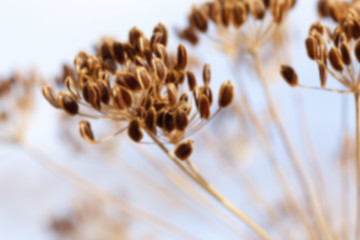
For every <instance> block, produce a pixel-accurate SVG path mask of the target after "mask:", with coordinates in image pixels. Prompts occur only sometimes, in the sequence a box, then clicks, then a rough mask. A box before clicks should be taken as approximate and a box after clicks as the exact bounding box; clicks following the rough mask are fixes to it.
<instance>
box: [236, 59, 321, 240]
mask: <svg viewBox="0 0 360 240" xmlns="http://www.w3.org/2000/svg"><path fill="white" fill-rule="evenodd" d="M238 65H239V64H238V63H237V61H236V62H235V67H234V68H235V69H236V71H235V72H236V73H235V74H236V75H238V76H240V74H239V72H238V70H237V69H238V68H237V66H238ZM239 80H240V81H238V82H239V84H240V87H239V92H240V94H239V95H240V98H241V102H242V103H243V105H244V111H245V112H246V115H247V116H248V117H249V118H250V120H251V121H250V122H251V123H252V124H253V125H254V127H255V130H256V132H257V133H258V135H259V137H260V143H261V145H262V147H263V149H264V150H265V153H266V155H267V157H268V159H269V161H270V167H271V169H272V171H273V173H274V175H275V178H276V179H277V182H278V183H279V185H280V188H281V190H282V191H283V193H284V196H285V199H286V202H287V204H288V206H287V207H288V210H289V211H290V212H294V213H295V215H296V216H298V217H299V219H300V221H302V223H303V224H304V226H305V228H306V231H307V233H308V234H309V238H310V239H317V234H319V230H318V229H317V228H314V227H313V226H312V225H311V223H310V222H309V220H308V219H307V217H306V215H305V213H304V211H303V210H302V209H300V207H299V206H298V203H297V202H296V200H295V197H294V195H293V192H292V191H291V187H290V186H289V184H288V181H287V180H286V176H285V173H284V172H283V171H282V169H281V167H280V166H279V164H278V161H277V160H276V157H275V154H274V152H273V151H272V148H271V144H270V143H271V141H270V138H269V136H268V134H267V133H266V130H265V129H264V127H263V125H262V123H261V121H260V120H259V118H258V117H257V116H256V114H255V113H254V111H253V109H252V108H251V106H250V103H249V99H248V96H247V93H246V91H245V86H244V83H243V81H241V79H239ZM316 231H317V232H318V233H316Z"/></svg>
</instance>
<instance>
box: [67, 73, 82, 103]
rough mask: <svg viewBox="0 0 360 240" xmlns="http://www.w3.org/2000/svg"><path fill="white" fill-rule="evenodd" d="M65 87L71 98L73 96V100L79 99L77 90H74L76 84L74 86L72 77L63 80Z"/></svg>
mask: <svg viewBox="0 0 360 240" xmlns="http://www.w3.org/2000/svg"><path fill="white" fill-rule="evenodd" d="M65 87H66V89H67V90H68V91H69V92H70V94H71V96H73V97H74V98H78V97H79V94H78V92H77V88H76V84H75V82H74V79H73V78H72V77H70V76H68V77H67V78H66V79H65Z"/></svg>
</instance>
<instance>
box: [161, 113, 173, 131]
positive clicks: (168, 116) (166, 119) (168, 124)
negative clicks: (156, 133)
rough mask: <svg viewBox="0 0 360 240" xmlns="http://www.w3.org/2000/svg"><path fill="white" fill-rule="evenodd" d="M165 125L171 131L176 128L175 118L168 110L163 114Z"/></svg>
mask: <svg viewBox="0 0 360 240" xmlns="http://www.w3.org/2000/svg"><path fill="white" fill-rule="evenodd" d="M163 127H164V129H165V130H166V131H168V132H171V131H172V130H174V129H175V118H174V115H173V114H172V113H170V112H166V113H164V115H163Z"/></svg>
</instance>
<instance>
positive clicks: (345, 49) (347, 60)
mask: <svg viewBox="0 0 360 240" xmlns="http://www.w3.org/2000/svg"><path fill="white" fill-rule="evenodd" d="M340 52H341V58H342V60H343V62H344V64H345V65H350V64H351V53H350V47H349V45H348V44H347V43H346V42H343V43H341V45H340Z"/></svg>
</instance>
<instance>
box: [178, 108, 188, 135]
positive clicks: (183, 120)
mask: <svg viewBox="0 0 360 240" xmlns="http://www.w3.org/2000/svg"><path fill="white" fill-rule="evenodd" d="M188 124H189V120H188V118H187V115H186V113H185V111H184V110H182V109H181V108H179V109H178V110H177V111H176V113H175V128H176V129H177V130H179V131H184V130H185V129H186V127H187V125H188Z"/></svg>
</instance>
